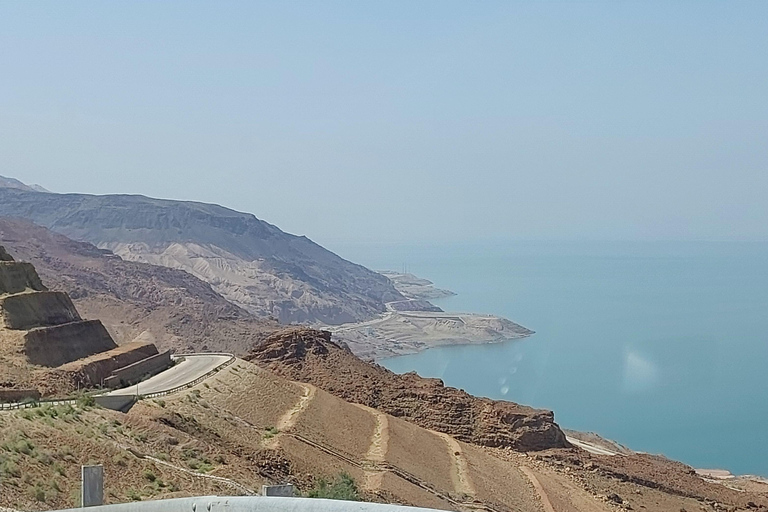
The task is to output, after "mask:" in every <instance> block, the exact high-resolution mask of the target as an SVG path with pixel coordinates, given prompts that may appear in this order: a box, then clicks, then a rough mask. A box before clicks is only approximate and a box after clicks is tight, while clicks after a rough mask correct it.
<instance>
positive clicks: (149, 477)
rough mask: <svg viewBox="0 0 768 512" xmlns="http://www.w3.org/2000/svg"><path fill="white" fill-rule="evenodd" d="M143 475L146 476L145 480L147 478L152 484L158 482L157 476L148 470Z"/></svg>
mask: <svg viewBox="0 0 768 512" xmlns="http://www.w3.org/2000/svg"><path fill="white" fill-rule="evenodd" d="M143 475H144V478H146V479H147V480H149V481H150V482H154V481H155V480H157V476H156V475H155V474H154V473H153V472H152V471H150V470H148V469H147V470H145V471H144V473H143Z"/></svg>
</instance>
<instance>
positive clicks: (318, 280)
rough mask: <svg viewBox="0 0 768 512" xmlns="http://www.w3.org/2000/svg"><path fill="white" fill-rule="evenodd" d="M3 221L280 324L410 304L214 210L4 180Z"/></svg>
mask: <svg viewBox="0 0 768 512" xmlns="http://www.w3.org/2000/svg"><path fill="white" fill-rule="evenodd" d="M0 216H4V217H17V218H22V219H26V220H29V221H31V222H34V223H35V224H38V225H40V226H43V227H46V228H48V229H50V230H51V231H54V232H56V233H59V234H62V235H65V236H67V237H69V238H71V239H73V240H77V241H84V242H89V243H91V244H93V245H95V246H96V247H98V248H100V249H107V250H109V251H111V252H113V253H114V254H116V255H118V256H120V257H121V258H122V259H124V260H126V261H134V262H139V263H150V264H154V265H160V266H164V267H170V268H175V269H180V270H185V271H187V272H188V273H190V274H192V275H193V276H195V277H198V278H199V279H201V280H203V281H205V282H207V283H209V284H210V285H211V287H212V288H213V290H215V291H216V292H217V293H219V294H221V295H222V296H223V297H224V298H225V299H227V300H228V301H230V302H232V303H233V304H235V305H237V306H239V307H241V308H243V309H245V310H247V311H248V312H250V313H251V314H253V315H255V316H257V317H259V318H270V317H271V318H273V319H274V320H277V321H279V322H280V323H283V324H290V323H321V324H327V325H337V324H342V323H347V322H354V321H361V320H366V319H369V318H372V317H373V316H375V315H377V314H379V313H382V312H384V311H385V303H387V302H391V301H397V300H403V296H402V295H401V294H400V293H399V292H398V291H397V290H396V289H395V287H394V286H393V284H392V283H391V282H390V280H389V279H387V278H386V277H384V276H382V275H381V274H378V273H376V272H373V271H371V270H368V269H367V268H365V267H363V266H361V265H357V264H354V263H351V262H349V261H347V260H344V259H343V258H341V257H339V256H337V255H336V254H334V253H332V252H331V251H328V250H327V249H325V248H323V247H321V246H320V245H318V244H316V243H315V242H313V241H312V240H310V239H308V238H307V237H304V236H296V235H292V234H289V233H285V232H283V231H281V230H280V229H279V228H277V227H276V226H273V225H272V224H269V223H267V222H265V221H263V220H260V219H258V218H256V217H255V216H254V215H252V214H250V213H242V212H237V211H235V210H231V209H229V208H225V207H222V206H219V205H215V204H205V203H198V202H191V201H172V200H162V199H153V198H149V197H145V196H140V195H100V196H97V195H87V194H57V193H51V192H48V191H45V189H42V188H41V187H39V186H27V185H25V184H23V183H21V182H19V181H18V180H15V179H13V178H3V177H0Z"/></svg>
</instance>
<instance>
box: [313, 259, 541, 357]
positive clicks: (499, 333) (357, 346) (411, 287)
mask: <svg viewBox="0 0 768 512" xmlns="http://www.w3.org/2000/svg"><path fill="white" fill-rule="evenodd" d="M381 274H382V275H384V276H386V277H387V278H388V279H390V280H391V281H392V283H393V284H394V285H395V288H396V289H397V290H398V291H399V292H400V293H401V294H402V295H403V297H404V298H405V300H398V301H393V302H388V303H387V304H386V305H385V306H386V311H385V312H384V313H382V314H381V315H379V316H377V317H376V318H373V319H371V320H367V321H364V322H355V323H349V324H342V325H336V326H323V327H322V328H323V329H325V330H328V331H330V332H331V333H332V334H333V336H334V337H335V338H336V339H337V340H338V341H341V342H343V343H345V344H346V345H347V346H348V347H349V349H350V350H351V351H352V352H353V353H354V354H355V355H357V356H358V357H360V358H361V359H364V360H369V361H382V360H384V359H390V358H393V357H399V356H405V355H412V354H417V353H419V352H423V351H425V350H428V349H430V348H435V347H443V346H456V345H487V344H492V343H504V342H507V341H515V340H521V339H525V338H527V337H529V336H531V335H532V334H534V331H532V330H531V329H528V328H526V327H523V326H522V325H519V324H517V323H515V322H513V321H511V320H508V319H507V318H504V317H501V316H496V315H488V314H480V313H455V312H446V311H443V310H442V309H441V308H439V307H437V306H435V305H434V304H432V303H431V302H429V300H430V299H436V298H445V297H450V296H453V295H456V294H455V293H454V292H452V291H450V290H443V289H439V288H436V287H435V286H434V284H433V283H432V282H431V281H428V280H426V279H422V278H419V277H416V276H414V275H413V274H399V273H397V272H392V271H384V272H381Z"/></svg>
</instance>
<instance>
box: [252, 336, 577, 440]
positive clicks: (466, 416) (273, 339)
mask: <svg viewBox="0 0 768 512" xmlns="http://www.w3.org/2000/svg"><path fill="white" fill-rule="evenodd" d="M246 359H248V360H250V361H251V362H253V363H255V364H258V365H260V366H262V367H264V368H267V369H269V370H271V371H273V372H275V373H277V374H279V375H281V376H283V377H286V378H288V379H291V380H296V381H300V382H307V383H310V384H314V385H315V386H318V387H319V388H322V389H324V390H326V391H328V392H330V393H332V394H334V395H336V396H339V397H340V398H343V399H344V400H347V401H350V402H356V403H360V404H363V405H367V406H369V407H374V408H376V409H379V410H381V411H383V412H386V413H388V414H391V415H393V416H398V417H401V418H403V419H406V420H408V421H410V422H412V423H415V424H417V425H419V426H421V427H425V428H429V429H432V430H436V431H438V432H444V433H446V434H450V435H452V436H454V437H455V438H457V439H460V440H462V441H465V442H468V443H473V444H477V445H481V446H489V447H510V448H513V449H515V450H519V451H537V450H545V449H548V448H564V447H568V446H569V444H568V442H567V441H566V439H565V434H563V431H562V430H561V429H560V427H559V426H558V425H557V424H556V423H555V421H554V414H553V413H552V412H551V411H544V410H539V409H533V408H530V407H526V406H523V405H518V404H515V403H512V402H505V401H497V400H490V399H488V398H477V397H474V396H472V395H470V394H468V393H466V392H464V391H461V390H458V389H455V388H451V387H446V386H444V385H443V382H442V381H441V380H439V379H425V378H422V377H419V376H418V375H416V374H415V373H410V374H405V375H397V374H395V373H393V372H391V371H389V370H387V369H386V368H383V367H381V366H379V365H377V364H375V363H369V362H365V361H362V360H360V359H358V358H357V357H356V356H355V355H354V354H352V353H351V352H350V351H349V350H348V349H347V348H346V347H344V346H342V345H338V344H336V343H334V342H333V341H331V333H329V332H327V331H317V330H312V329H304V328H302V329H288V330H284V331H280V332H277V333H275V334H273V335H272V336H270V337H268V338H267V339H266V340H265V341H264V342H263V343H261V344H260V345H258V346H256V347H254V349H253V351H252V353H251V354H250V355H249V356H248V357H247V358H246Z"/></svg>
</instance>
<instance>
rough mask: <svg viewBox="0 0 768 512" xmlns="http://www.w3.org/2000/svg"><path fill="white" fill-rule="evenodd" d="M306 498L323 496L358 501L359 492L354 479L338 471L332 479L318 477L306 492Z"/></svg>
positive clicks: (331, 498)
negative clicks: (337, 474)
mask: <svg viewBox="0 0 768 512" xmlns="http://www.w3.org/2000/svg"><path fill="white" fill-rule="evenodd" d="M307 497H308V498H325V499H330V500H346V501H360V493H359V491H358V489H357V484H355V481H354V479H353V478H352V477H351V476H349V474H347V473H340V474H339V476H337V477H336V478H334V479H333V480H332V481H328V480H326V479H325V478H320V479H318V480H317V482H316V483H315V486H314V487H313V488H312V489H310V491H309V492H307Z"/></svg>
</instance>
